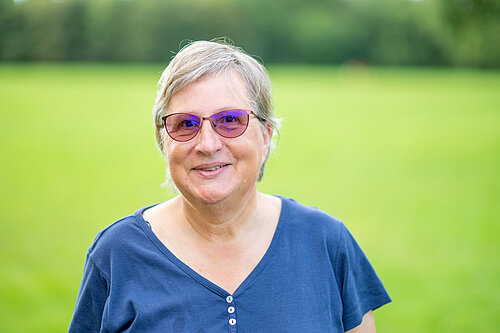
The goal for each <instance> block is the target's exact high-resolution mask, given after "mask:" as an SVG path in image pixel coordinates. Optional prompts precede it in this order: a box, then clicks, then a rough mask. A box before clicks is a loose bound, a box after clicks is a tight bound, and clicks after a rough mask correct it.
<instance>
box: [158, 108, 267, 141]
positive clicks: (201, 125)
mask: <svg viewBox="0 0 500 333" xmlns="http://www.w3.org/2000/svg"><path fill="white" fill-rule="evenodd" d="M228 111H244V112H246V114H247V124H246V126H245V129H244V130H243V131H242V132H241V133H240V134H238V135H236V136H225V135H222V134H221V133H219V132H218V131H217V130H216V129H215V125H214V123H213V122H212V117H213V116H215V115H216V114H219V113H221V112H228ZM178 114H187V115H190V116H194V117H196V118H199V119H200V127H198V130H197V131H196V133H195V135H193V136H192V137H190V138H189V139H187V140H179V139H176V138H174V137H173V136H172V134H170V132H169V131H168V128H167V118H169V117H171V116H174V115H178ZM251 114H253V115H254V116H255V118H257V119H258V117H257V115H256V114H255V113H254V112H253V111H252V110H245V109H227V110H222V111H218V112H216V113H214V114H212V115H211V116H210V117H199V116H197V115H195V114H192V113H189V112H176V113H171V114H168V115H166V116H163V117H162V118H161V119H162V120H163V127H164V128H165V131H166V132H167V134H168V136H169V137H171V138H172V140H174V141H177V142H188V141H190V140H192V139H194V138H195V137H196V136H197V135H198V133H199V132H200V131H201V128H202V127H203V121H204V120H208V121H209V122H210V125H211V126H212V129H213V130H214V132H215V133H217V134H218V135H220V136H222V137H223V138H227V139H234V138H237V137H239V136H242V135H243V134H244V133H245V132H246V131H247V128H248V124H250V115H251Z"/></svg>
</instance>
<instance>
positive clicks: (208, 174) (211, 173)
mask: <svg viewBox="0 0 500 333" xmlns="http://www.w3.org/2000/svg"><path fill="white" fill-rule="evenodd" d="M218 166H220V168H218V169H215V170H205V169H210V168H214V167H218ZM230 166H231V164H230V163H225V162H214V163H206V164H199V165H197V166H195V167H194V168H192V170H193V171H194V172H195V173H196V174H197V175H199V176H200V177H202V178H206V179H210V178H215V177H217V176H219V175H220V174H221V173H223V172H225V171H226V170H227V169H228V167H230Z"/></svg>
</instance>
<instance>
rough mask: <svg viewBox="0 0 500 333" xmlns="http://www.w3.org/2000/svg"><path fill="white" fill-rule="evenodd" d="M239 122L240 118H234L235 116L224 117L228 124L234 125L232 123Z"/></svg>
mask: <svg viewBox="0 0 500 333" xmlns="http://www.w3.org/2000/svg"><path fill="white" fill-rule="evenodd" d="M237 120H238V117H235V116H233V115H226V116H225V117H224V121H225V122H226V123H232V122H235V121H237Z"/></svg>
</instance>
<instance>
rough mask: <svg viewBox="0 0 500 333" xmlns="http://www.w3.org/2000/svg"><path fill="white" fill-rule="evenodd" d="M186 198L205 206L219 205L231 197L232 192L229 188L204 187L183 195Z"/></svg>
mask: <svg viewBox="0 0 500 333" xmlns="http://www.w3.org/2000/svg"><path fill="white" fill-rule="evenodd" d="M182 194H183V196H184V197H186V198H189V197H192V198H193V199H195V200H197V201H199V202H202V203H205V204H218V203H221V202H223V201H224V200H226V199H228V198H230V197H231V194H232V191H230V189H229V188H228V187H225V188H224V187H222V188H221V186H202V187H198V188H196V189H195V190H194V191H189V190H188V191H187V192H185V193H182Z"/></svg>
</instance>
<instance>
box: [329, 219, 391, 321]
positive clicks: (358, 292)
mask: <svg viewBox="0 0 500 333" xmlns="http://www.w3.org/2000/svg"><path fill="white" fill-rule="evenodd" d="M335 268H336V269H335V271H336V275H337V278H338V284H339V288H340V291H341V297H342V307H343V313H342V321H343V325H344V330H345V331H348V330H350V329H353V328H354V327H356V326H358V325H360V324H361V321H362V319H363V316H364V315H365V314H366V313H367V312H368V311H370V310H375V309H377V308H379V307H381V306H382V305H384V304H387V303H389V302H391V298H390V297H389V294H388V293H387V291H386V290H385V288H384V286H383V284H382V282H381V281H380V279H379V277H378V276H377V273H375V270H374V269H373V267H372V265H371V264H370V262H369V261H368V259H367V258H366V256H365V254H364V253H363V251H362V250H361V248H360V247H359V245H358V244H357V243H356V240H355V239H354V238H353V236H352V235H351V233H350V232H349V231H348V230H347V228H346V227H345V226H344V225H343V224H342V226H341V235H340V244H339V248H338V252H337V256H336V265H335Z"/></svg>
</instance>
